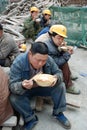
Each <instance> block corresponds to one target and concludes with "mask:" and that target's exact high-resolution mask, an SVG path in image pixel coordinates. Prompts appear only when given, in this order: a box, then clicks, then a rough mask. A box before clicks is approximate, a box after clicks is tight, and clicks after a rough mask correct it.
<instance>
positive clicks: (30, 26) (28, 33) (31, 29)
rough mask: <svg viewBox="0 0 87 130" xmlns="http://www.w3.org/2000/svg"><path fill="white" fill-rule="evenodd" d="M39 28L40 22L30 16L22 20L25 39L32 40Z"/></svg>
mask: <svg viewBox="0 0 87 130" xmlns="http://www.w3.org/2000/svg"><path fill="white" fill-rule="evenodd" d="M40 30H41V25H40V23H37V22H35V21H33V20H32V17H31V16H30V17H29V18H28V19H26V20H25V21H24V27H23V31H22V33H23V35H24V37H25V38H27V39H28V38H32V39H33V40H34V39H35V38H36V36H37V34H38V32H39V31H40Z"/></svg>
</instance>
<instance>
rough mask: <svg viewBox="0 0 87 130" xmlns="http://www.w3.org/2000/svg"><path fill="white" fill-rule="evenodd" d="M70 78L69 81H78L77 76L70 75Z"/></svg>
mask: <svg viewBox="0 0 87 130" xmlns="http://www.w3.org/2000/svg"><path fill="white" fill-rule="evenodd" d="M70 78H71V80H77V79H78V76H77V75H74V74H71V75H70Z"/></svg>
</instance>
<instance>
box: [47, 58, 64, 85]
mask: <svg viewBox="0 0 87 130" xmlns="http://www.w3.org/2000/svg"><path fill="white" fill-rule="evenodd" d="M48 64H49V65H48V66H46V68H45V72H46V73H50V74H52V75H56V76H57V77H58V83H61V82H62V81H63V74H62V71H61V69H59V67H58V66H57V64H56V63H55V61H54V59H53V58H51V57H50V56H49V58H48Z"/></svg>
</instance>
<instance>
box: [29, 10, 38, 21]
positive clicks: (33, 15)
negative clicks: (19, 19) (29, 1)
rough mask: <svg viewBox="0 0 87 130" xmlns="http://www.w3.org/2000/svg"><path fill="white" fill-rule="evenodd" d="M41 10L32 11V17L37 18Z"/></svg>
mask: <svg viewBox="0 0 87 130" xmlns="http://www.w3.org/2000/svg"><path fill="white" fill-rule="evenodd" d="M38 15H39V12H36V11H35V12H33V13H31V16H32V19H33V20H35V19H36V18H38Z"/></svg>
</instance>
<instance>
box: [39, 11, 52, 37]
mask: <svg viewBox="0 0 87 130" xmlns="http://www.w3.org/2000/svg"><path fill="white" fill-rule="evenodd" d="M51 15H52V14H51V11H50V10H49V9H45V10H43V13H42V17H41V21H40V24H41V27H42V29H41V30H40V32H38V34H37V37H39V36H40V35H42V34H44V33H46V32H48V31H49V28H50V26H51Z"/></svg>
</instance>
